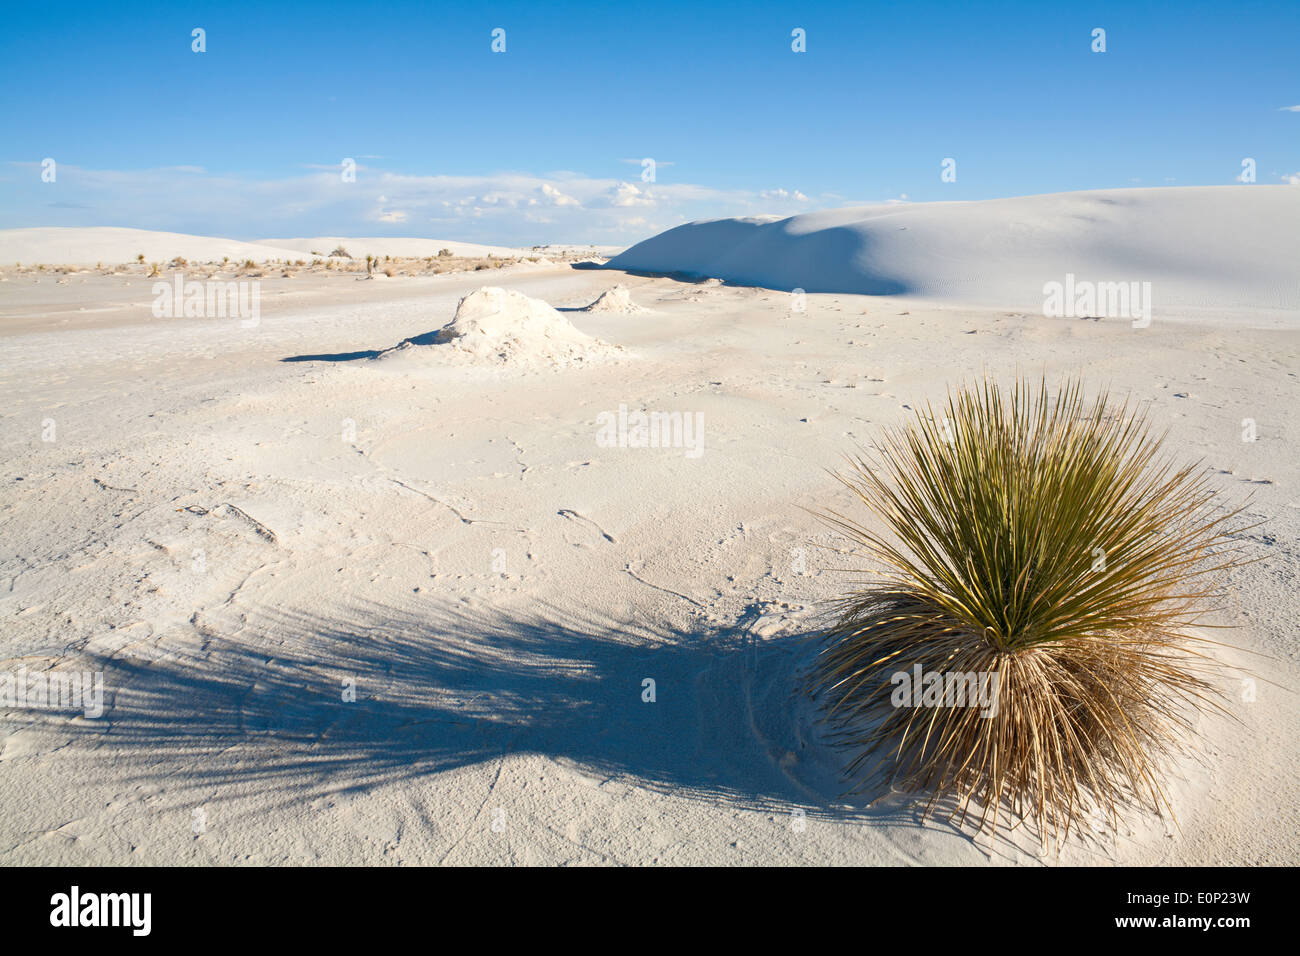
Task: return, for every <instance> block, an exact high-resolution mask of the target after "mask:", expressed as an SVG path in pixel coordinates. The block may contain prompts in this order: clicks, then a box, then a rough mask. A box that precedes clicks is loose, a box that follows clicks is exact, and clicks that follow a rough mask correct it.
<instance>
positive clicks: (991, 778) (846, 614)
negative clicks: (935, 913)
mask: <svg viewBox="0 0 1300 956" xmlns="http://www.w3.org/2000/svg"><path fill="white" fill-rule="evenodd" d="M1162 441H1163V436H1157V435H1154V434H1153V432H1152V430H1151V428H1150V426H1149V424H1148V421H1147V419H1146V417H1145V415H1143V414H1141V413H1139V412H1137V411H1136V410H1135V409H1134V408H1133V407H1132V406H1131V405H1130V404H1129V403H1127V402H1125V403H1119V404H1116V403H1112V402H1111V401H1110V400H1109V398H1108V396H1107V395H1106V394H1104V393H1103V394H1101V395H1100V396H1098V397H1096V398H1094V399H1092V400H1087V399H1085V396H1084V392H1083V388H1082V386H1081V384H1080V383H1079V382H1078V381H1067V382H1065V383H1064V384H1063V385H1062V386H1061V387H1060V388H1059V389H1058V390H1056V391H1055V392H1054V393H1053V392H1052V391H1051V390H1049V388H1048V386H1047V384H1046V382H1043V383H1041V384H1040V385H1038V386H1037V387H1035V386H1032V385H1030V384H1027V383H1025V382H1023V381H1017V382H1016V383H1015V384H1014V385H1013V386H1011V387H1010V388H1009V389H1007V390H1003V389H1001V388H999V387H998V386H997V385H996V384H995V383H992V382H990V381H988V380H985V381H984V382H983V383H980V384H976V385H970V386H963V387H960V388H958V389H957V390H955V391H953V392H950V393H949V395H948V400H947V403H946V406H945V407H944V408H943V409H942V410H941V411H939V412H936V411H935V410H934V409H933V408H930V407H927V408H926V409H925V410H923V411H921V412H918V413H917V416H916V419H915V421H913V422H911V423H910V424H908V425H905V426H903V427H901V428H897V429H894V430H890V431H887V432H886V433H885V435H884V436H883V439H882V440H881V441H880V442H879V444H878V448H879V451H880V452H881V454H880V456H879V460H878V461H871V460H868V459H867V458H865V457H863V456H862V455H858V456H854V457H850V458H849V465H850V468H849V470H848V472H847V473H846V474H841V475H839V476H837V477H839V478H840V480H841V481H842V482H844V484H845V485H847V486H848V487H849V488H850V489H851V490H852V491H853V492H854V493H855V494H856V496H857V498H858V499H859V500H860V501H861V502H862V503H863V504H865V505H866V506H867V508H868V509H870V511H871V512H873V513H874V514H875V515H876V516H877V518H878V519H880V521H881V522H883V526H884V531H883V533H881V532H877V531H876V530H874V529H873V528H871V527H867V526H866V525H864V524H863V523H861V522H859V521H857V520H854V519H853V518H851V517H848V516H845V515H843V514H840V513H838V512H830V513H825V514H823V517H824V518H825V519H827V520H828V521H829V522H830V523H831V524H832V525H833V526H835V527H836V528H838V529H839V530H840V531H841V532H842V533H844V534H846V535H847V536H848V538H849V539H850V540H851V542H853V543H854V544H855V545H857V546H858V547H859V548H860V549H861V551H864V552H865V553H866V555H868V556H870V557H871V558H873V559H874V560H875V562H877V563H879V564H883V566H884V568H885V570H884V572H883V573H880V572H876V574H875V575H874V576H873V578H872V579H871V580H870V581H869V582H868V584H867V585H866V586H865V587H864V588H863V589H861V590H858V591H856V592H855V593H852V594H850V595H849V596H848V597H847V598H845V599H844V600H843V601H842V602H841V604H840V606H839V608H838V613H837V616H836V621H835V623H834V625H833V626H832V627H831V628H830V629H829V632H828V634H827V635H826V643H825V645H824V647H823V649H822V652H821V654H820V656H819V657H818V659H817V661H816V664H815V665H814V667H813V669H812V671H811V690H812V691H813V693H814V694H816V695H817V696H818V697H819V698H820V702H821V705H822V711H821V713H822V714H823V716H824V717H825V718H826V719H827V720H828V721H829V722H830V726H831V735H832V737H833V738H834V739H835V740H836V741H837V742H838V743H840V744H842V745H844V746H847V747H849V748H852V752H853V754H854V756H853V757H852V759H851V761H850V763H849V767H848V772H849V774H850V777H851V779H852V781H853V783H854V789H855V791H858V792H861V791H862V790H864V789H866V788H868V787H871V786H874V785H878V784H879V783H881V782H887V783H890V784H892V785H893V786H895V787H897V788H899V789H901V790H903V791H907V792H912V793H920V794H925V795H927V797H928V799H927V800H926V804H925V811H924V812H925V813H929V812H931V811H932V810H933V809H934V808H935V807H936V806H947V807H948V808H949V809H950V811H951V813H952V814H954V815H957V816H959V817H960V821H961V822H962V823H965V822H966V821H967V819H968V817H969V819H971V820H972V821H974V820H978V826H977V828H978V829H979V830H985V829H986V828H987V829H988V830H989V831H991V832H994V833H996V832H997V830H998V822H999V814H1000V813H1002V814H1003V817H1002V819H1003V820H1004V821H1006V820H1008V818H1014V819H1016V820H1018V821H1020V822H1028V823H1029V824H1030V826H1031V828H1036V829H1037V830H1038V832H1039V835H1040V837H1041V839H1042V841H1043V844H1044V845H1045V846H1046V844H1047V843H1048V842H1049V837H1051V838H1052V839H1056V840H1058V841H1059V840H1060V839H1062V838H1064V837H1065V836H1067V835H1068V834H1069V831H1070V827H1071V826H1072V825H1077V824H1080V823H1082V822H1084V821H1086V820H1087V818H1088V817H1089V816H1090V815H1092V814H1093V813H1094V812H1096V811H1098V810H1100V811H1102V812H1103V813H1104V814H1105V816H1107V817H1109V818H1110V820H1111V821H1112V822H1113V821H1114V820H1115V819H1116V817H1117V814H1118V808H1119V807H1121V806H1123V805H1124V804H1126V803H1130V802H1136V803H1141V804H1145V805H1148V806H1151V807H1153V808H1155V809H1157V810H1163V811H1167V812H1170V813H1171V814H1172V807H1170V806H1169V802H1168V800H1167V798H1166V796H1165V793H1164V790H1163V788H1162V785H1161V766H1162V760H1163V758H1164V757H1166V756H1168V755H1171V754H1172V753H1176V752H1179V751H1180V750H1182V749H1183V747H1184V745H1185V744H1186V743H1187V739H1188V734H1189V732H1190V731H1192V730H1193V727H1194V719H1195V716H1196V713H1197V712H1198V711H1200V710H1204V709H1206V708H1220V709H1221V705H1220V703H1219V699H1218V693H1217V691H1216V689H1215V684H1214V676H1215V675H1214V668H1215V666H1216V665H1215V660H1216V659H1215V657H1214V655H1213V653H1212V648H1210V647H1208V646H1207V645H1208V643H1209V642H1207V641H1206V640H1205V638H1203V637H1202V636H1200V635H1199V634H1196V633H1192V632H1190V631H1189V629H1190V628H1192V627H1193V625H1196V624H1202V623H1204V621H1203V619H1204V617H1205V615H1206V614H1208V613H1209V612H1210V611H1211V610H1213V609H1214V608H1215V607H1216V606H1217V598H1216V596H1217V595H1218V594H1219V593H1220V592H1219V581H1220V580H1221V577H1220V576H1221V573H1222V572H1223V571H1224V570H1225V569H1226V568H1228V567H1230V566H1232V565H1235V564H1238V563H1240V561H1241V559H1240V557H1239V552H1238V550H1237V548H1236V544H1237V540H1238V539H1237V538H1236V535H1237V534H1238V533H1239V532H1240V531H1241V530H1244V529H1242V528H1240V527H1234V524H1235V516H1237V515H1238V514H1240V510H1241V509H1240V508H1237V509H1235V510H1229V509H1225V508H1222V507H1220V506H1218V505H1217V504H1216V495H1215V492H1214V490H1213V488H1212V487H1211V481H1210V478H1209V476H1208V474H1207V473H1206V472H1205V471H1204V470H1203V469H1201V468H1199V467H1197V466H1195V465H1185V466H1180V465H1175V464H1173V463H1171V462H1169V461H1168V460H1167V459H1166V458H1165V456H1164V454H1163V452H1162V451H1161V444H1162ZM918 667H919V668H920V670H917V668H918ZM900 674H906V675H908V678H907V679H906V680H905V679H903V678H900V677H899V676H898V675H900ZM930 674H938V675H940V677H939V678H932V677H929V676H928V675H930ZM971 674H975V675H985V677H984V678H983V679H984V680H985V681H986V682H987V683H986V684H984V685H981V686H982V687H985V688H987V694H986V695H985V696H983V697H981V701H980V706H969V705H967V706H959V705H955V704H957V701H958V699H959V698H960V697H961V696H962V694H961V691H962V690H963V686H962V684H961V680H962V678H961V675H971ZM921 675H927V676H925V677H924V679H923V683H924V686H925V687H926V688H928V689H930V690H931V694H932V696H930V697H928V698H926V699H922V694H921V693H920V692H919V688H912V690H913V691H918V693H917V694H916V695H915V696H912V697H908V696H907V695H900V693H899V690H900V688H902V687H903V686H904V684H907V683H908V682H909V681H910V680H912V679H913V678H915V677H918V676H921ZM949 675H958V676H957V677H956V678H953V677H951V676H949ZM936 680H938V681H939V683H938V684H937V685H936V684H935V681H936ZM967 680H968V682H967V683H966V685H965V688H966V689H970V690H972V692H973V688H974V686H975V685H972V684H970V683H969V679H967ZM936 687H937V693H936V692H935V688H936ZM947 687H951V688H953V690H955V691H956V693H955V694H954V693H953V690H948V691H946V694H947V696H945V688H947ZM990 699H991V700H992V701H994V702H995V704H994V705H993V706H992V707H988V706H985V705H986V704H987V703H988V702H989V700H990ZM900 701H901V705H900ZM927 705H928V706H927ZM945 705H946V706H945ZM990 710H991V711H992V712H991V713H990V712H989V711H990ZM972 802H974V804H975V806H976V807H977V808H978V809H977V811H972ZM976 813H977V814H978V815H977V816H976Z"/></svg>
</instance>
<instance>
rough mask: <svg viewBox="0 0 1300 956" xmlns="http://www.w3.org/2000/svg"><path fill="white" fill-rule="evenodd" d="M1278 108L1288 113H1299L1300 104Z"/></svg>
mask: <svg viewBox="0 0 1300 956" xmlns="http://www.w3.org/2000/svg"><path fill="white" fill-rule="evenodd" d="M1278 109H1279V110H1284V111H1285V112H1288V113H1300V104H1297V105H1295V106H1279V107H1278Z"/></svg>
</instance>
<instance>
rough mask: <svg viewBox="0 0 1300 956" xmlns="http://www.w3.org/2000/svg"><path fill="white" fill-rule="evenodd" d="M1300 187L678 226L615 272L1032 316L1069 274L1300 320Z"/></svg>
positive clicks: (1190, 305) (1181, 302) (1168, 306)
mask: <svg viewBox="0 0 1300 956" xmlns="http://www.w3.org/2000/svg"><path fill="white" fill-rule="evenodd" d="M1297 262H1300V189H1295V188H1294V187H1291V186H1255V185H1252V186H1218V187H1188V188H1165V189H1122V190H1097V191H1093V192H1077V193H1057V194H1053V195H1047V196H1025V197H1019V198H1015V199H990V200H986V201H983V202H956V203H920V204H914V205H909V204H896V205H879V206H860V207H856V208H850V209H840V210H834V211H831V212H817V213H808V214H805V215H801V216H794V217H791V218H789V219H780V220H776V219H720V220H714V221H708V222H698V223H690V224H688V225H684V226H679V227H678V228H677V229H672V230H669V231H668V232H665V233H662V234H660V235H658V236H655V237H654V238H653V239H648V240H646V241H645V242H642V243H640V244H638V245H636V246H633V247H632V248H631V249H629V250H627V251H626V252H624V253H623V254H621V255H619V256H617V257H616V258H615V259H613V260H612V261H611V263H610V264H611V265H613V266H616V267H618V268H622V269H637V270H645V271H651V272H684V273H691V274H695V275H701V276H713V277H717V278H720V279H726V280H730V281H734V282H737V283H740V284H755V285H764V286H767V287H769V288H775V289H783V290H790V289H795V288H802V289H804V290H805V291H808V292H858V293H867V294H896V295H908V296H914V297H917V298H923V299H927V300H931V301H936V302H952V303H963V304H972V305H989V306H993V307H998V308H1009V309H1032V310H1034V311H1039V310H1041V308H1042V304H1043V285H1044V283H1046V282H1049V281H1063V280H1064V276H1065V275H1066V273H1073V274H1075V275H1076V276H1077V277H1078V278H1079V279H1084V280H1088V281H1092V282H1150V283H1151V284H1152V296H1153V301H1154V303H1155V309H1156V312H1157V314H1159V313H1160V312H1163V313H1164V314H1165V315H1166V316H1169V315H1170V314H1171V313H1172V312H1178V313H1180V314H1186V313H1187V312H1189V311H1195V312H1200V311H1206V312H1218V311H1221V310H1233V311H1242V310H1250V311H1252V312H1255V313H1259V314H1260V315H1258V316H1257V317H1256V318H1257V320H1258V319H1259V318H1272V319H1273V320H1274V321H1275V322H1276V323H1277V324H1281V325H1286V324H1288V319H1289V318H1290V317H1292V316H1293V315H1294V314H1295V313H1296V312H1297V310H1300V269H1298V268H1297V266H1296V263H1297Z"/></svg>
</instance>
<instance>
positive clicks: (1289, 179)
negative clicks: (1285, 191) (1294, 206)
mask: <svg viewBox="0 0 1300 956" xmlns="http://www.w3.org/2000/svg"><path fill="white" fill-rule="evenodd" d="M1282 182H1284V183H1286V184H1287V185H1288V186H1300V173H1291V174H1290V175H1287V176H1283V177H1282Z"/></svg>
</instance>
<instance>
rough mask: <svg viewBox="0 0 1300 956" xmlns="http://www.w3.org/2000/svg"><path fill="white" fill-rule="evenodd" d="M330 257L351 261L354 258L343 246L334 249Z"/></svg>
mask: <svg viewBox="0 0 1300 956" xmlns="http://www.w3.org/2000/svg"><path fill="white" fill-rule="evenodd" d="M330 255H332V256H338V257H339V258H340V259H351V258H352V253H350V252H348V251H347V250H346V249H344V248H343V247H342V246H337V247H336V248H335V249H334V251H333V252H331V253H330Z"/></svg>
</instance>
